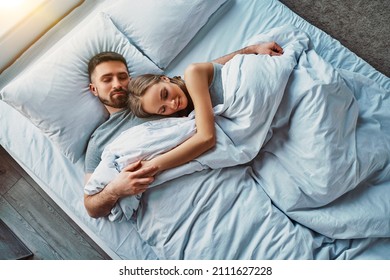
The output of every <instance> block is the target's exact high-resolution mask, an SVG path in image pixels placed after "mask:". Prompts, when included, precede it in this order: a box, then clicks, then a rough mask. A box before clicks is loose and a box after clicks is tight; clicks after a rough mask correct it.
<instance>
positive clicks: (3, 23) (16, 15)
mask: <svg viewBox="0 0 390 280" xmlns="http://www.w3.org/2000/svg"><path fill="white" fill-rule="evenodd" d="M45 1H46V0H0V38H1V37H2V36H3V35H5V34H6V33H7V32H8V31H10V30H12V28H13V27H14V26H16V25H17V24H18V23H19V22H20V21H21V20H23V18H25V17H26V16H28V15H29V14H30V13H32V12H34V11H35V10H36V9H37V8H38V7H39V6H40V5H41V4H42V3H43V2H45Z"/></svg>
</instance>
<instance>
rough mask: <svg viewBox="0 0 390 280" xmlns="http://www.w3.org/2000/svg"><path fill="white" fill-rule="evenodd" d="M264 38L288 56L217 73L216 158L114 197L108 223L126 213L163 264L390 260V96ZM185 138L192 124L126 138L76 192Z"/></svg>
mask: <svg viewBox="0 0 390 280" xmlns="http://www.w3.org/2000/svg"><path fill="white" fill-rule="evenodd" d="M269 40H275V41H277V42H278V43H279V44H280V45H282V46H283V48H284V50H285V53H284V54H283V55H282V56H280V57H269V56H256V55H250V56H237V57H235V58H234V59H233V60H232V61H230V62H229V63H228V64H227V65H225V66H224V67H223V68H222V79H223V86H224V104H223V105H220V106H217V107H216V108H215V114H216V131H217V141H218V143H217V146H216V147H215V149H213V150H212V151H210V152H208V153H206V154H204V155H202V156H201V157H199V158H198V159H197V160H195V161H193V162H191V163H189V164H187V165H184V166H182V167H179V168H177V169H173V170H170V171H167V172H164V173H163V174H161V175H159V176H158V177H157V178H156V179H157V180H156V182H155V184H154V185H153V186H154V187H153V188H151V189H150V190H148V191H147V192H145V193H144V195H143V196H142V198H141V199H140V200H139V199H136V198H135V197H128V198H125V199H122V200H121V201H120V202H119V203H118V205H116V207H115V208H114V209H113V211H112V214H111V219H112V220H121V221H126V220H129V219H130V218H131V217H134V216H133V214H135V218H136V219H135V223H136V228H137V230H138V232H139V234H140V236H141V238H142V239H144V240H145V241H146V242H147V244H149V245H150V246H151V247H152V249H153V250H154V251H155V253H156V255H157V256H158V257H159V258H161V259H312V258H314V259H322V258H325V259H328V258H348V259H349V258H359V256H360V255H361V254H363V252H364V251H365V250H366V248H367V247H370V248H371V249H372V248H374V249H372V250H371V251H370V253H369V254H367V253H365V255H364V257H365V258H367V257H372V258H376V257H378V256H380V257H381V258H383V257H387V258H390V165H389V158H390V113H389V112H390V111H389V109H388V108H390V97H389V96H390V92H389V91H388V90H386V89H383V88H381V87H380V86H378V85H377V84H375V83H374V82H372V81H371V80H369V79H368V78H365V77H363V76H359V75H358V74H353V73H350V72H347V71H344V70H343V71H341V70H340V71H339V70H337V69H334V68H333V67H332V66H331V65H330V64H328V63H327V62H325V61H324V60H323V59H322V58H321V57H320V56H319V55H317V54H316V52H315V51H314V50H312V48H311V42H310V40H309V37H308V36H307V35H306V34H305V33H304V32H302V31H300V30H298V29H296V28H295V27H291V26H283V27H279V28H276V29H272V30H271V31H269V32H268V33H267V34H262V35H259V36H256V37H255V38H253V40H252V42H261V41H269ZM178 127H180V128H181V129H178ZM172 129H173V131H174V133H175V134H174V135H175V136H174V137H172ZM194 132H195V125H194V118H193V116H190V117H188V118H179V119H169V120H163V121H157V122H150V123H147V124H145V125H141V126H140V127H136V128H134V129H133V131H126V132H124V133H123V134H122V135H121V136H120V137H119V138H118V139H117V140H115V141H114V142H113V144H111V145H110V146H109V147H108V148H107V149H106V150H105V152H104V153H103V156H102V163H101V164H100V165H99V167H98V168H97V170H96V171H95V173H94V174H93V175H92V177H91V180H90V181H89V183H88V184H87V186H86V190H85V191H86V192H87V193H89V194H93V193H96V192H98V191H100V190H101V189H102V188H103V187H104V186H105V184H107V182H109V181H110V180H111V179H112V178H113V176H115V175H116V174H117V173H118V172H119V171H120V170H121V168H123V167H124V166H125V165H126V164H128V163H129V162H132V161H134V160H136V159H139V158H150V157H153V156H155V155H157V154H159V153H161V152H164V151H166V150H169V149H171V148H173V147H174V146H176V145H178V144H179V143H180V142H182V141H184V140H185V139H186V138H188V137H190V136H191V135H192V134H193V133H194ZM149 133H153V137H151V136H150V135H149ZM135 135H137V137H135ZM142 135H143V138H142V137H141V136H142ZM164 137H165V138H164ZM145 139H148V141H149V142H148V143H147V146H145V143H146V140H145ZM183 175H185V176H183ZM370 254H372V255H370ZM376 254H378V255H376Z"/></svg>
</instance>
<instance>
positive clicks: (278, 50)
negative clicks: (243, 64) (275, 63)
mask: <svg viewBox="0 0 390 280" xmlns="http://www.w3.org/2000/svg"><path fill="white" fill-rule="evenodd" d="M237 54H267V55H271V56H277V55H282V54H283V49H282V47H280V46H279V45H278V44H277V43H276V42H268V43H261V44H257V45H250V46H247V47H245V48H242V49H240V50H237V51H235V52H232V53H230V54H227V55H224V56H222V57H220V58H217V59H215V60H213V61H212V62H214V63H219V64H225V63H227V62H228V61H229V60H231V59H232V58H233V57H234V56H236V55H237Z"/></svg>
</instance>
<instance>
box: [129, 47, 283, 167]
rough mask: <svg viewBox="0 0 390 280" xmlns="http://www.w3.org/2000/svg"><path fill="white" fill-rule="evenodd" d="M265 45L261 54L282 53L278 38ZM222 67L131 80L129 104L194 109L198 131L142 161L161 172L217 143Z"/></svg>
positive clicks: (149, 109) (161, 111) (164, 111)
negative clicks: (216, 116) (216, 107)
mask: <svg viewBox="0 0 390 280" xmlns="http://www.w3.org/2000/svg"><path fill="white" fill-rule="evenodd" d="M264 46H268V48H264V50H265V51H264V53H262V52H258V53H259V54H269V55H281V54H282V53H283V49H282V48H281V47H280V46H279V45H278V44H276V43H275V42H270V43H267V44H264ZM270 46H271V47H270ZM270 50H271V52H270ZM221 68H222V65H220V64H217V63H195V64H191V65H189V66H188V67H187V69H186V70H185V73H184V79H185V82H184V81H183V80H182V79H180V77H174V78H169V77H167V76H162V75H142V76H139V77H137V78H135V79H133V80H132V81H130V83H129V91H130V96H129V107H130V109H131V110H132V111H133V112H134V114H136V115H137V116H138V117H148V116H152V115H164V116H173V115H176V116H177V115H179V116H184V115H188V113H189V112H191V111H192V110H194V111H195V123H196V129H197V130H196V133H195V135H193V136H192V137H190V138H189V139H188V140H186V141H185V142H183V143H182V144H180V145H179V146H177V147H176V148H174V149H172V150H170V151H169V152H167V153H164V154H162V155H160V156H157V157H155V158H153V159H152V160H150V161H144V162H142V164H143V166H154V167H157V171H156V173H158V172H161V171H164V170H166V169H170V168H173V167H176V166H179V165H182V164H185V163H187V162H189V161H191V160H193V159H195V158H197V157H198V156H200V155H201V154H203V153H205V152H206V151H208V150H209V149H211V148H213V147H214V145H215V143H216V136H215V127H214V113H213V107H214V106H215V105H217V104H219V103H222V102H223V97H222V82H221Z"/></svg>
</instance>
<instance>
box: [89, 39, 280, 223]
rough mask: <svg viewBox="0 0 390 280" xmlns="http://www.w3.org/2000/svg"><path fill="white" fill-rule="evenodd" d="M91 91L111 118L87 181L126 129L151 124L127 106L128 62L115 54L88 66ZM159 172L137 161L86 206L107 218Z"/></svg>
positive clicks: (250, 49) (275, 49) (100, 134)
mask: <svg viewBox="0 0 390 280" xmlns="http://www.w3.org/2000/svg"><path fill="white" fill-rule="evenodd" d="M282 53H283V50H282V48H281V47H280V46H279V45H278V44H276V43H275V42H269V43H264V44H258V45H251V46H247V47H245V48H243V49H241V50H238V51H235V52H233V53H231V54H228V55H225V56H223V57H220V58H218V59H216V60H213V62H215V63H219V64H225V63H226V62H228V61H229V60H231V59H232V58H233V57H234V56H235V55H237V54H267V55H281V54H282ZM88 72H89V77H90V85H89V88H90V91H91V92H92V93H93V94H94V95H95V96H96V97H98V98H99V100H100V101H101V102H102V103H103V105H104V106H105V108H106V109H107V111H108V112H109V114H110V117H109V119H108V120H107V121H106V122H105V123H103V124H102V125H101V126H99V127H98V128H97V129H96V130H95V132H94V133H93V135H92V136H91V139H90V142H89V144H88V148H87V153H86V159H85V173H86V175H85V182H87V181H88V179H89V178H90V177H91V175H92V173H93V171H94V170H95V168H96V167H97V166H98V164H99V162H100V156H101V154H102V152H103V149H104V147H105V146H106V145H107V144H109V143H110V142H111V141H112V140H114V139H115V138H116V136H118V135H119V134H120V133H121V132H123V131H124V130H126V129H128V128H130V127H133V126H135V125H138V124H141V123H142V122H145V121H150V118H148V119H147V120H146V119H140V118H137V117H135V116H134V115H133V114H132V113H131V112H130V111H129V110H127V109H126V107H127V97H128V91H127V86H128V83H129V81H130V78H131V77H130V76H129V74H128V69H127V65H126V60H125V59H124V58H123V57H122V56H121V55H119V54H117V53H113V52H104V53H99V54H97V55H96V56H94V57H93V58H92V59H91V60H90V62H89V65H88ZM155 171H156V169H155V168H154V167H147V168H146V167H142V164H141V162H136V163H133V164H130V165H128V166H127V167H126V168H124V169H123V170H122V171H121V172H120V173H119V174H118V176H117V177H116V178H115V179H114V180H112V181H111V182H110V183H109V184H108V185H107V186H106V187H105V188H104V189H103V190H102V191H101V192H99V193H97V194H95V195H87V194H85V195H84V205H85V208H86V209H87V212H88V214H89V215H90V216H91V217H94V218H98V217H103V216H107V215H108V214H109V213H110V211H111V208H112V207H113V206H114V205H115V203H116V202H117V201H118V200H119V199H120V198H122V197H125V196H129V195H137V194H141V193H143V192H144V191H146V189H147V187H148V186H149V185H150V184H151V183H152V182H153V180H154V178H153V176H152V174H154V173H155Z"/></svg>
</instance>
